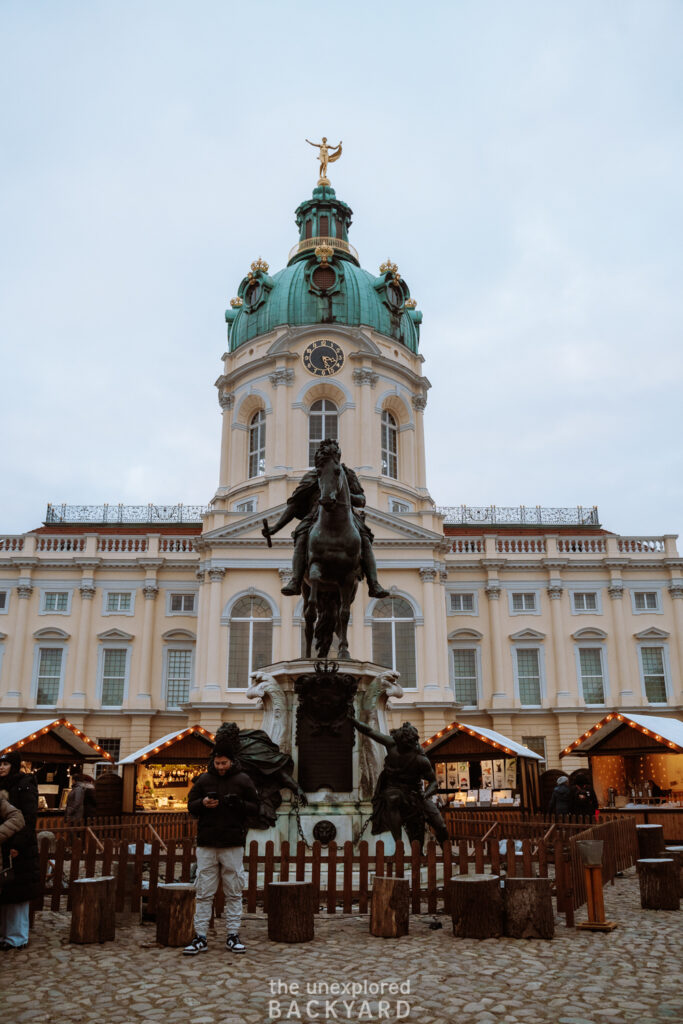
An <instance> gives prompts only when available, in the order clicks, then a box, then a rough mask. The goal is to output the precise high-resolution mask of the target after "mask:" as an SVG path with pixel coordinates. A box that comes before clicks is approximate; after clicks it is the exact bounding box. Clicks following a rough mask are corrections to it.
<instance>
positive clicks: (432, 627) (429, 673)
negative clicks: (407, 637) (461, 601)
mask: <svg viewBox="0 0 683 1024" xmlns="http://www.w3.org/2000/svg"><path fill="white" fill-rule="evenodd" d="M419 573H420V580H421V581H422V599H423V605H422V606H423V609H424V626H423V627H422V664H423V665H424V683H423V686H422V689H423V690H424V691H425V695H426V693H427V691H428V690H429V691H432V692H433V691H434V690H437V689H440V688H442V687H444V686H445V683H446V682H447V679H448V673H446V680H444V678H443V675H442V676H441V677H440V676H439V649H438V647H439V645H438V644H437V636H436V635H435V632H436V623H437V611H436V607H435V604H436V600H435V595H436V592H437V591H436V583H437V581H438V578H439V571H438V569H436V568H432V567H429V568H424V569H420V570H419ZM440 590H441V588H439V593H440ZM441 648H442V652H443V649H445V644H442V645H441ZM432 695H434V694H433V693H432ZM440 696H441V695H440ZM444 696H446V694H444Z"/></svg>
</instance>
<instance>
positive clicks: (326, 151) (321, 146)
mask: <svg viewBox="0 0 683 1024" xmlns="http://www.w3.org/2000/svg"><path fill="white" fill-rule="evenodd" d="M306 142H307V143H308V145H309V146H313V147H314V148H315V149H317V150H318V160H319V161H320V177H319V178H318V184H319V185H329V184H330V180H329V178H328V177H327V165H328V164H333V163H334V161H335V160H338V159H339V157H340V156H341V155H342V144H341V140H340V142H339V145H338V146H328V145H327V136H326V135H323V141H322V142H311V140H310V139H306Z"/></svg>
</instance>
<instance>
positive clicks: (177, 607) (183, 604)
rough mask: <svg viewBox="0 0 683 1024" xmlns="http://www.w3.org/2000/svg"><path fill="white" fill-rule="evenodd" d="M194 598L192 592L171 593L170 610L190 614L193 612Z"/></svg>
mask: <svg viewBox="0 0 683 1024" xmlns="http://www.w3.org/2000/svg"><path fill="white" fill-rule="evenodd" d="M194 599H195V595H194V594H171V611H172V612H180V613H181V614H182V613H183V612H184V613H185V614H186V615H191V614H192V613H193V612H194Z"/></svg>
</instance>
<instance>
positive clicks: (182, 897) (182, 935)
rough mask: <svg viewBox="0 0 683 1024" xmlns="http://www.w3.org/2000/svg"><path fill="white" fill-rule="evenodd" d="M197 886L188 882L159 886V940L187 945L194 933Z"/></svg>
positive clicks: (165, 943) (163, 944)
mask: <svg viewBox="0 0 683 1024" xmlns="http://www.w3.org/2000/svg"><path fill="white" fill-rule="evenodd" d="M194 905H195V888H194V886H193V885H190V884H189V883H187V882H168V883H163V882H162V883H160V884H159V885H158V886H157V942H159V943H160V944H161V945H162V946H187V944H188V943H189V942H191V941H192V936H193V935H194Z"/></svg>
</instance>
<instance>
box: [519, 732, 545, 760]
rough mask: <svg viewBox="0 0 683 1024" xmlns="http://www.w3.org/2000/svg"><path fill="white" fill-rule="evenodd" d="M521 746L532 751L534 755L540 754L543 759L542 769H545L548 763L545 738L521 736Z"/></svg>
mask: <svg viewBox="0 0 683 1024" xmlns="http://www.w3.org/2000/svg"><path fill="white" fill-rule="evenodd" d="M522 745H523V746H525V747H528V748H529V750H533V752H534V754H540V755H541V757H542V758H543V768H545V766H546V764H547V761H548V757H547V754H546V743H545V736H522Z"/></svg>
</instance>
